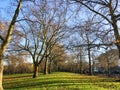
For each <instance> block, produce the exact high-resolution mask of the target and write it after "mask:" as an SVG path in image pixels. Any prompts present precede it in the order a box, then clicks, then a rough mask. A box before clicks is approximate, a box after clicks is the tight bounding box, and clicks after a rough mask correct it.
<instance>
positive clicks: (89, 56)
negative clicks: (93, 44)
mask: <svg viewBox="0 0 120 90" xmlns="http://www.w3.org/2000/svg"><path fill="white" fill-rule="evenodd" d="M88 58H89V75H92V66H91V55H90V48H89V47H88Z"/></svg>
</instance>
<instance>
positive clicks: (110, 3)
mask: <svg viewBox="0 0 120 90" xmlns="http://www.w3.org/2000/svg"><path fill="white" fill-rule="evenodd" d="M72 1H75V2H76V3H79V4H81V5H83V6H84V7H86V8H87V9H89V10H90V11H92V12H93V13H95V14H97V15H98V16H100V17H102V18H103V21H104V23H105V25H107V26H109V27H112V28H109V29H108V31H107V33H109V32H111V31H113V32H114V37H115V41H114V43H115V45H116V46H117V48H118V51H119V53H120V35H119V25H118V24H119V19H120V12H119V7H120V1H119V0H72ZM119 58H120V54H119Z"/></svg>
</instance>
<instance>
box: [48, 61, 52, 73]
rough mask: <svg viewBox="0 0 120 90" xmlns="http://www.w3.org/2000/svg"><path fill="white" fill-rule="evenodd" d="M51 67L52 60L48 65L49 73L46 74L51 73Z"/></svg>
mask: <svg viewBox="0 0 120 90" xmlns="http://www.w3.org/2000/svg"><path fill="white" fill-rule="evenodd" d="M51 65H52V60H50V64H49V71H48V72H49V74H50V73H51V71H52V70H51V69H52V67H51Z"/></svg>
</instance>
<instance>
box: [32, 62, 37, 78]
mask: <svg viewBox="0 0 120 90" xmlns="http://www.w3.org/2000/svg"><path fill="white" fill-rule="evenodd" d="M37 77H38V65H36V64H34V73H33V78H37Z"/></svg>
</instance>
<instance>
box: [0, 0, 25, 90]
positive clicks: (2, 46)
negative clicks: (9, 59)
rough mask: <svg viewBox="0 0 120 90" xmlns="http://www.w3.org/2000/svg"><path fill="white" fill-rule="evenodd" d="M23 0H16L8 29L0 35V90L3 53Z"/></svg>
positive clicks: (0, 85) (1, 88)
mask: <svg viewBox="0 0 120 90" xmlns="http://www.w3.org/2000/svg"><path fill="white" fill-rule="evenodd" d="M22 2H23V0H20V1H19V2H18V6H17V8H16V10H15V13H14V16H13V18H12V20H11V22H10V25H9V26H8V29H7V31H6V36H5V38H3V35H2V34H1V35H0V90H3V87H2V77H3V61H4V54H5V52H6V49H7V47H8V45H9V43H10V41H11V38H12V33H13V29H14V26H15V22H16V20H17V17H18V15H19V12H20V9H21V5H22Z"/></svg>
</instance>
